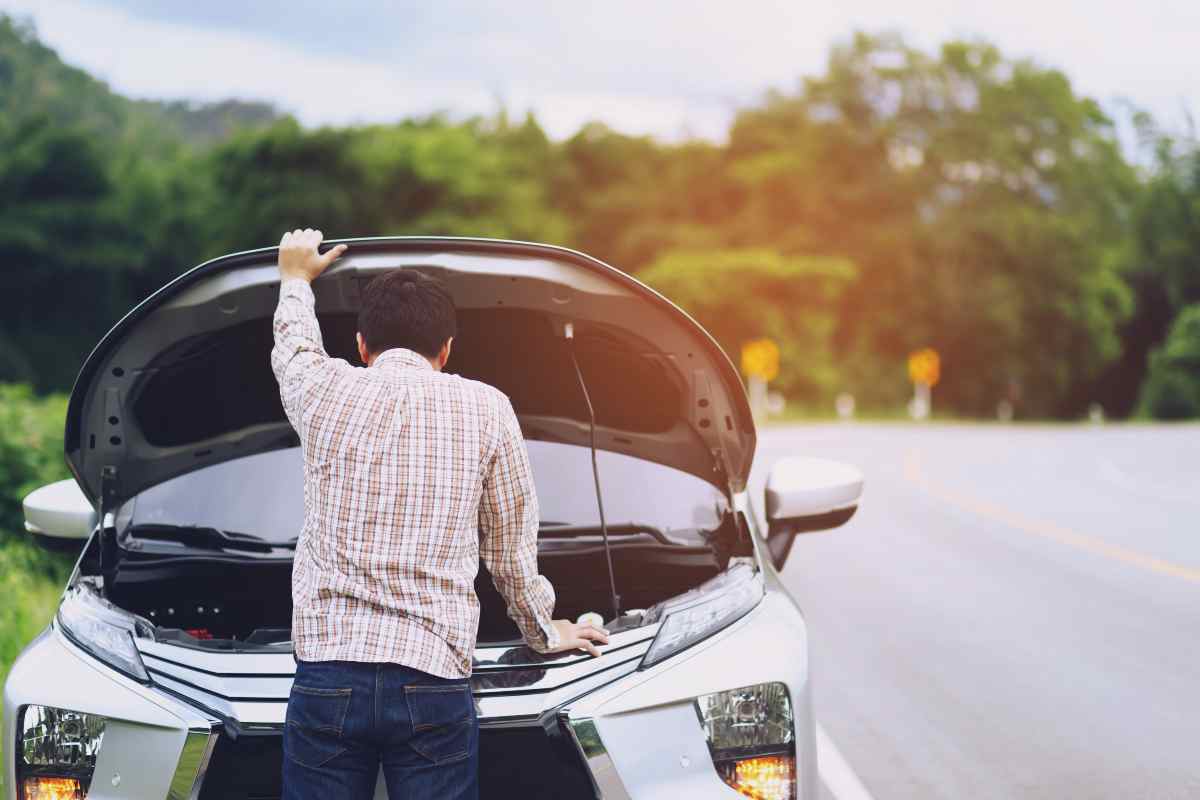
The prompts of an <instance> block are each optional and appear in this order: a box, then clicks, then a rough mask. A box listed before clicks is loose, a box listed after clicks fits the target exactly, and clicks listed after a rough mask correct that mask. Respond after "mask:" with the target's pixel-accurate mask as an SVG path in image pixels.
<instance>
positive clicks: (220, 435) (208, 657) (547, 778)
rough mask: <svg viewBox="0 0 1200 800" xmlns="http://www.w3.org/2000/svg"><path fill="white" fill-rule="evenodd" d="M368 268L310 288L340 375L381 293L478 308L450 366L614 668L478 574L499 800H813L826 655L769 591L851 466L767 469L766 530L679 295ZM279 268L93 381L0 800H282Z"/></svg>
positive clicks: (470, 268) (466, 257) (725, 397)
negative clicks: (385, 287)
mask: <svg viewBox="0 0 1200 800" xmlns="http://www.w3.org/2000/svg"><path fill="white" fill-rule="evenodd" d="M347 244H349V245H350V249H349V252H348V254H347V255H346V256H345V257H344V258H342V259H341V260H340V261H339V262H338V263H337V264H336V265H335V266H334V267H333V268H332V269H331V270H330V271H329V272H328V273H327V274H325V275H323V276H322V277H321V278H320V279H318V280H317V281H316V283H315V284H314V290H315V292H316V297H317V311H318V316H319V318H320V320H321V324H322V328H323V329H324V338H325V345H326V347H327V349H328V350H329V352H330V354H331V355H334V356H339V357H344V358H347V359H348V360H354V358H355V356H354V333H355V314H356V312H357V309H358V303H359V296H360V291H361V289H362V287H363V285H364V282H366V281H368V280H370V279H371V278H372V277H373V276H375V275H376V274H378V273H380V272H381V271H384V270H391V269H398V268H399V269H417V270H424V271H428V272H430V273H435V274H437V275H438V276H439V277H440V278H441V279H442V280H443V281H444V282H445V283H446V285H447V286H448V287H449V289H450V290H451V292H452V293H453V295H454V298H455V302H456V305H457V308H458V316H459V334H458V336H457V338H456V339H455V347H454V355H453V358H452V359H451V362H450V364H449V365H448V369H449V370H450V371H454V372H458V373H461V374H463V375H467V376H469V377H472V378H476V379H479V380H482V381H486V382H488V383H491V384H494V385H495V386H497V387H499V388H500V389H501V390H503V391H504V392H505V393H506V394H508V395H509V397H510V398H511V399H512V402H513V405H514V407H515V408H516V410H517V413H518V416H519V417H520V420H521V425H522V429H523V431H524V433H525V437H526V440H527V442H528V446H529V450H530V455H531V460H532V463H533V466H534V472H535V478H536V483H537V489H538V495H539V498H540V501H541V506H542V514H543V522H542V530H541V534H540V541H539V562H540V569H541V572H542V573H543V574H545V575H546V576H547V577H548V578H549V579H550V580H551V581H552V582H553V584H554V586H555V588H556V590H557V594H558V606H557V608H556V610H555V614H556V616H559V617H571V618H575V617H577V616H579V615H581V614H583V613H586V612H589V611H594V612H598V613H599V614H601V615H602V616H603V617H604V618H605V619H606V623H605V624H606V625H607V626H608V627H609V628H610V630H611V631H612V636H611V639H610V643H609V644H608V645H607V646H605V647H603V648H602V650H603V651H604V652H603V655H602V656H601V657H600V658H593V657H590V656H587V655H584V654H582V653H568V654H559V655H556V656H543V655H538V654H537V653H534V652H532V651H530V650H529V649H527V648H526V647H524V646H523V645H522V644H521V642H520V641H519V637H518V636H517V632H516V629H515V627H514V626H513V624H512V623H511V622H510V621H509V620H508V618H507V616H506V613H505V608H504V603H503V601H502V599H501V598H500V596H499V594H498V593H497V592H496V590H495V589H494V587H493V586H492V584H491V581H490V579H489V577H488V576H487V575H486V573H485V572H484V573H483V574H481V575H480V576H479V580H478V581H477V584H476V590H477V593H478V594H479V598H480V602H481V607H482V614H481V622H480V630H479V643H478V648H477V651H476V657H475V669H474V674H473V676H472V678H471V682H472V687H473V691H474V696H475V700H476V703H477V704H478V709H477V710H478V716H479V720H480V728H481V735H480V771H481V775H480V783H481V793H482V796H483V797H485V798H508V797H512V798H542V797H555V798H558V797H603V798H610V799H611V798H650V797H662V798H680V797H689V798H693V797H736V796H738V795H739V793H740V794H741V795H745V796H750V797H757V798H797V797H798V798H815V797H816V796H817V786H818V778H817V768H816V755H815V745H814V736H815V733H814V723H813V714H812V703H811V691H810V686H809V674H808V639H807V631H806V628H805V624H804V619H803V617H802V616H801V614H800V611H799V609H798V608H797V607H796V605H795V603H794V601H793V600H792V598H791V597H790V596H789V595H788V594H787V592H786V591H785V590H784V588H783V586H782V585H781V583H780V581H779V578H778V576H777V573H776V570H777V569H778V568H779V567H780V566H781V565H782V563H783V561H784V559H785V558H786V556H787V553H788V551H789V549H790V548H791V544H792V540H793V539H794V538H795V536H796V535H797V534H798V533H801V532H804V531H811V530H821V529H826V528H832V527H835V526H837V525H840V524H842V523H843V522H845V521H846V520H847V519H849V518H850V516H851V515H853V513H854V511H855V509H856V507H857V505H858V502H859V498H860V495H861V492H862V476H861V474H860V473H859V472H858V471H857V470H855V469H853V468H851V467H846V466H843V465H840V464H836V463H831V462H823V461H817V460H814V459H804V458H793V459H786V460H784V461H782V462H780V463H778V464H776V465H775V466H774V467H773V469H772V471H771V474H770V477H769V479H768V482H767V488H766V496H765V498H763V500H764V510H765V519H767V520H768V524H767V525H766V526H765V527H763V526H760V525H759V523H758V522H757V518H756V514H755V513H754V510H753V509H752V498H751V497H750V496H749V495H748V493H747V489H746V484H747V478H748V476H749V474H750V466H751V461H752V459H753V456H754V448H755V441H756V434H755V425H754V420H753V418H752V416H751V413H750V409H749V407H748V404H747V401H746V395H745V392H744V391H743V388H742V384H741V381H740V379H739V377H738V374H737V372H736V371H735V370H734V368H733V367H732V365H731V364H730V363H729V360H728V359H727V358H726V356H725V355H724V353H723V352H722V351H721V350H720V348H719V347H718V346H717V345H716V343H715V342H714V341H713V340H712V338H711V337H709V336H708V334H706V333H705V332H704V330H703V329H702V328H700V326H699V325H697V324H696V323H695V322H694V321H693V320H692V319H691V318H689V317H688V316H687V315H686V314H684V313H683V312H682V311H680V310H679V309H678V308H677V307H675V306H674V305H672V304H671V303H670V302H668V301H667V300H666V299H664V298H663V297H661V296H660V295H658V294H656V293H655V292H654V291H652V290H650V289H649V288H647V287H646V286H644V285H642V284H641V283H639V282H637V281H636V280H634V279H633V278H631V277H629V276H628V275H626V274H624V273H622V272H619V271H618V270H616V269H613V268H612V267H609V266H607V265H605V264H603V263H601V262H599V261H596V260H595V259H592V258H590V257H588V256H585V255H582V254H580V253H577V252H573V251H570V250H565V249H561V248H557V247H550V246H545V245H535V244H524V243H515V242H502V241H488V240H469V239H433V238H385V239H359V240H350V241H348V242H347ZM275 260H276V251H275V250H274V249H273V248H269V249H262V250H256V251H252V252H245V253H238V254H235V255H230V256H226V257H224V258H219V259H216V260H214V261H210V262H208V263H206V264H203V265H201V266H199V267H196V268H195V269H193V270H191V271H190V272H188V273H186V274H185V275H183V276H181V277H180V278H178V279H177V280H175V281H173V282H172V283H170V284H169V285H167V286H166V287H164V288H163V289H161V290H160V291H158V292H157V293H156V294H154V295H153V296H152V297H150V298H149V299H148V300H146V301H145V302H143V303H142V304H141V305H139V306H138V307H137V308H135V309H134V310H133V311H132V312H130V314H129V315H128V316H127V317H125V319H123V320H122V321H121V322H120V323H118V324H117V325H116V327H114V328H113V330H112V331H111V332H110V333H109V334H108V335H107V336H106V337H105V338H104V339H103V340H102V341H101V342H100V344H99V345H98V346H97V347H96V349H95V351H94V352H93V353H92V354H91V356H90V357H89V358H88V359H87V362H86V363H85V364H84V366H83V369H82V371H81V372H80V375H79V379H78V381H77V383H76V385H75V389H74V391H73V392H72V395H71V401H70V407H69V411H68V418H67V426H66V442H65V444H66V454H67V460H68V462H69V464H70V467H71V471H72V473H73V475H74V480H73V481H64V482H62V483H60V484H53V485H51V486H47V487H43V488H42V489H39V490H38V491H35V492H34V493H33V494H31V495H30V496H29V497H28V498H27V499H26V501H25V509H26V526H27V528H28V529H29V531H30V532H31V533H32V534H33V535H34V536H35V537H37V538H38V539H39V540H41V541H43V542H45V543H48V544H54V545H55V546H58V547H63V546H75V547H78V548H80V557H79V561H78V563H77V565H76V567H75V570H74V572H73V574H72V576H71V579H70V582H69V583H68V585H67V588H66V591H65V593H64V595H63V599H62V604H61V606H60V608H59V611H58V614H57V616H56V617H55V619H54V621H53V622H52V623H51V625H50V626H49V627H48V628H47V630H46V631H45V632H44V633H43V634H42V635H41V636H39V637H38V638H37V639H36V640H35V641H34V642H33V643H31V644H30V645H29V647H27V648H26V649H25V651H24V652H23V653H22V654H21V656H20V658H19V659H18V660H17V662H16V663H15V664H14V666H13V668H12V671H11V673H10V675H9V677H8V680H7V682H6V684H5V686H4V696H3V701H4V703H3V712H4V716H3V729H2V734H3V735H2V747H0V756H2V761H0V763H2V765H3V766H2V768H0V780H2V783H0V798H6V799H7V800H16V798H22V799H24V798H63V797H84V796H86V797H94V798H100V797H106V798H107V797H111V798H116V797H127V798H155V799H156V800H161V799H162V798H203V799H204V800H208V799H209V798H246V799H247V800H248V799H249V798H259V799H260V798H271V797H278V796H279V794H280V759H281V757H282V755H281V727H282V725H283V722H284V715H285V711H286V706H287V698H288V692H289V689H290V687H291V683H292V677H293V673H294V669H295V662H294V659H293V655H292V646H291V634H290V630H289V626H290V623H291V594H290V575H291V563H292V554H293V550H294V547H295V544H296V539H295V537H296V535H297V533H298V532H299V530H300V519H301V515H302V482H301V466H300V465H301V460H300V453H299V448H298V440H297V438H296V436H295V434H294V432H293V431H292V429H291V427H290V426H289V424H288V422H287V419H286V418H285V417H284V414H283V410H282V408H281V407H280V403H279V397H278V389H277V386H276V384H275V379H274V377H273V376H272V374H271V370H270V367H269V361H268V354H269V352H270V349H271V343H272V335H271V317H272V313H273V311H274V308H275V304H276V300H277V296H278V273H277V270H276V267H275ZM598 495H599V497H598ZM600 498H602V499H603V510H601V508H600V507H599V504H598V502H597V501H598V499H600ZM755 500H757V498H755ZM376 795H377V796H378V797H385V796H386V790H385V789H384V788H383V784H382V782H380V784H379V787H378V789H377V792H376Z"/></svg>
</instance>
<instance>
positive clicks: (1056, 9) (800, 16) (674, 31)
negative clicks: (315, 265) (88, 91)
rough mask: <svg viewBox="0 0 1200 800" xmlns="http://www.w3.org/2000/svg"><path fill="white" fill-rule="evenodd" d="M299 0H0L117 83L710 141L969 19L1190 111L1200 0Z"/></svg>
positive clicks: (1050, 60)
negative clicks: (176, 0) (507, 114)
mask: <svg viewBox="0 0 1200 800" xmlns="http://www.w3.org/2000/svg"><path fill="white" fill-rule="evenodd" d="M125 1H126V2H133V0H125ZM213 2H214V3H216V2H217V0H213ZM305 2H308V0H294V2H292V3H290V4H289V5H287V6H283V8H285V9H287V10H285V11H284V12H283V13H284V14H286V15H287V16H285V17H284V18H282V19H281V20H280V23H279V24H278V25H270V24H268V23H265V22H263V20H264V19H270V17H271V14H270V13H267V12H264V11H263V7H262V6H255V7H254V11H253V12H244V11H243V12H238V11H237V9H239V8H241V9H244V8H246V7H243V6H234V5H226V6H221V5H220V4H219V3H217V4H216V5H206V6H204V7H203V10H202V11H197V10H195V9H197V8H200V7H186V6H173V7H168V8H170V9H171V10H170V12H167V11H164V10H163V8H164V7H162V6H154V5H153V4H150V5H145V4H143V5H142V6H141V7H139V10H138V11H128V10H122V9H120V8H115V7H112V6H109V5H102V4H97V3H95V2H88V0H0V7H4V8H6V9H8V10H12V11H15V12H17V13H25V14H29V15H31V16H32V17H33V18H34V20H35V22H36V25H37V27H38V30H39V34H40V35H41V37H42V38H43V39H44V41H46V42H47V43H48V44H49V45H51V46H52V47H55V48H56V49H57V50H58V51H59V53H60V55H62V56H63V58H64V59H65V60H67V61H68V62H70V63H73V64H76V65H78V66H81V67H83V68H85V69H87V70H88V71H89V72H92V73H93V74H95V75H97V76H99V77H101V78H102V79H104V80H106V81H108V82H109V83H110V85H112V86H113V88H114V89H116V90H117V91H120V92H122V93H125V94H129V95H132V96H135V97H150V98H194V99H201V100H213V99H222V98H226V97H231V96H236V97H244V98H252V99H265V100H270V101H273V102H275V103H276V104H278V105H279V106H281V107H282V108H284V109H285V110H288V111H291V112H293V113H295V114H296V115H297V116H298V117H299V118H300V119H301V120H302V121H303V122H305V123H306V124H310V125H318V124H343V123H349V122H365V121H386V120H394V119H396V118H399V117H402V116H408V115H414V114H424V113H429V112H431V111H436V110H450V111H452V112H455V113H458V114H470V113H488V112H491V111H494V110H495V109H496V108H497V105H498V103H499V102H503V103H504V104H505V105H506V106H507V107H508V108H509V109H510V111H513V112H516V113H521V112H523V111H525V110H526V109H529V108H532V109H534V110H536V112H537V113H538V116H539V118H540V119H541V120H542V121H543V124H544V125H546V127H547V129H548V130H549V131H550V132H551V133H552V134H553V135H557V136H564V135H568V134H570V133H571V132H573V131H574V130H575V129H577V128H578V126H579V125H580V124H581V123H583V122H585V121H587V120H590V119H597V118H599V119H602V120H604V121H606V122H608V123H609V124H612V125H613V126H614V127H617V128H619V129H621V130H626V131H630V132H645V133H652V134H656V135H659V136H665V137H668V138H679V137H681V136H684V135H687V134H699V135H704V136H708V137H712V138H717V137H719V136H720V135H721V134H722V132H723V130H724V128H725V126H726V125H727V123H728V121H729V119H730V118H731V116H732V112H733V110H734V109H735V108H736V107H737V106H739V105H744V104H745V103H747V102H750V101H752V100H753V99H754V98H756V97H758V96H759V95H760V94H761V93H762V92H763V91H764V90H765V89H767V88H769V87H782V88H786V89H790V88H793V87H794V86H795V85H796V83H797V80H798V78H799V76H800V75H802V74H806V73H807V74H811V73H813V72H816V71H819V70H820V69H821V67H822V65H823V64H824V61H825V58H826V55H827V53H828V49H829V46H830V45H831V44H832V43H833V42H834V41H836V40H839V39H843V38H844V37H846V36H847V35H848V34H849V32H850V31H852V30H854V29H856V28H858V29H866V30H873V31H878V30H883V29H895V30H899V31H901V32H903V33H905V34H906V35H908V36H909V37H910V39H911V40H912V41H913V42H914V43H916V44H919V45H922V46H926V47H932V46H935V45H936V44H937V43H939V42H940V41H943V40H944V39H946V38H948V37H951V36H968V37H978V36H979V35H980V34H981V33H982V34H986V36H987V38H989V39H990V40H992V41H994V42H996V43H997V44H998V45H999V46H1000V47H1001V48H1002V49H1003V50H1004V51H1005V52H1006V53H1007V54H1010V55H1023V56H1032V57H1034V58H1036V59H1037V60H1038V61H1039V62H1041V63H1043V64H1049V65H1055V66H1061V67H1063V68H1064V69H1065V70H1066V71H1067V72H1068V74H1069V75H1070V76H1071V77H1072V78H1073V79H1074V80H1075V82H1076V84H1077V86H1078V87H1080V89H1081V90H1083V91H1085V92H1087V93H1089V94H1091V95H1093V96H1095V97H1097V98H1098V99H1100V100H1102V101H1105V102H1111V101H1113V100H1114V99H1116V98H1118V97H1122V98H1127V99H1130V100H1132V101H1133V102H1134V103H1136V104H1138V105H1141V106H1144V107H1147V108H1148V109H1150V110H1151V111H1153V112H1155V113H1156V114H1157V115H1159V116H1160V117H1163V118H1165V119H1166V120H1167V121H1169V122H1172V123H1176V124H1178V123H1179V122H1180V121H1181V110H1180V109H1181V108H1184V107H1190V108H1193V109H1194V108H1200V88H1197V87H1200V49H1197V48H1195V47H1194V46H1193V41H1194V39H1195V36H1196V35H1197V34H1198V33H1200V3H1171V2H1169V0H1157V2H1150V1H1148V2H1143V3H1141V4H1138V5H1136V6H1134V5H1129V4H1128V3H1126V2H1124V0H1107V2H1100V0H1096V2H1084V0H1064V1H1063V2H1057V3H1056V2H1053V1H1052V2H1045V0H1013V2H1010V3H1006V4H1003V5H999V6H998V5H995V4H982V3H961V2H956V1H955V0H911V2H909V3H905V4H903V5H898V4H895V3H894V2H885V0H857V2H846V3H839V4H829V3H822V4H816V3H804V2H796V1H795V0H790V1H789V2H773V1H771V0H741V1H740V2H736V3H730V2H728V0H692V1H691V2H686V3H684V2H645V0H637V1H635V0H609V2H606V3H561V2H548V0H508V2H506V3H505V4H504V5H502V6H501V5H496V4H481V5H479V6H478V7H472V6H470V5H469V4H463V3H456V2H453V0H445V1H444V2H442V3H439V4H433V5H424V4H420V5H416V4H414V5H413V6H412V7H411V8H408V7H403V6H399V7H398V6H395V5H394V4H380V6H379V8H378V10H377V11H375V10H373V9H371V8H369V7H366V6H364V5H363V4H362V3H358V4H355V5H354V7H353V14H351V13H350V12H349V11H347V12H346V14H345V15H344V17H339V12H338V9H339V5H325V4H321V5H315V4H310V5H309V6H307V7H306V6H305ZM133 5H135V6H136V5H137V3H136V2H133ZM181 15H191V16H194V17H202V19H199V18H198V19H195V20H191V21H185V19H184V18H183V17H182V16H181ZM372 22H375V24H372ZM339 25H340V26H341V27H338V26H339ZM343 43H344V44H343Z"/></svg>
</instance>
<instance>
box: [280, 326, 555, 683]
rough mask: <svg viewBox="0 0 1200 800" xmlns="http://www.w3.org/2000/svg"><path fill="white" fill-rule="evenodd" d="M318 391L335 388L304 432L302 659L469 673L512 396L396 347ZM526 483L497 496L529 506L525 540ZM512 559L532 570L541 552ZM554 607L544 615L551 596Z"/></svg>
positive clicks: (335, 374)
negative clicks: (493, 488)
mask: <svg viewBox="0 0 1200 800" xmlns="http://www.w3.org/2000/svg"><path fill="white" fill-rule="evenodd" d="M318 380H323V381H327V385H326V386H323V387H321V388H320V389H319V390H318V392H319V393H318V394H316V395H315V398H314V401H313V402H311V404H310V406H309V408H308V409H306V410H305V411H304V419H303V421H302V423H301V429H302V431H303V434H302V435H303V439H302V446H303V448H304V454H305V465H304V473H305V475H304V483H305V522H304V530H303V531H302V532H301V535H300V541H299V544H298V546H297V551H296V566H295V571H294V573H293V591H292V599H293V603H294V607H295V612H294V618H293V637H294V639H295V642H296V655H297V657H298V658H301V659H305V660H309V661H331V660H341V661H365V662H391V663H400V664H404V665H406V666H410V667H413V668H415V669H420V670H422V671H424V672H429V673H431V674H434V675H441V676H443V677H452V676H465V675H467V674H469V673H470V669H471V653H472V650H473V648H474V643H475V634H476V631H477V630H478V627H479V604H478V601H477V599H476V597H475V591H474V578H475V573H476V571H477V569H478V561H479V532H480V520H479V516H480V514H479V511H480V500H481V495H482V493H483V488H484V479H485V477H487V475H488V474H489V473H488V472H487V471H486V470H485V468H486V467H488V466H490V465H492V464H493V462H494V459H495V456H496V453H497V450H498V449H499V448H500V446H501V442H502V439H503V437H504V436H506V435H511V433H512V431H511V425H512V422H511V421H510V420H507V419H505V417H510V416H511V415H512V411H511V408H510V407H509V404H508V400H507V398H505V397H504V396H503V395H501V394H500V393H499V392H498V391H496V390H495V389H493V388H491V387H489V386H487V385H485V384H481V383H478V382H475V381H469V380H466V379H463V378H459V377H457V376H454V375H447V374H444V373H440V372H435V371H434V370H433V368H432V367H431V366H430V364H429V362H428V360H426V359H425V358H424V357H422V356H421V355H419V354H417V353H414V352H412V351H410V350H402V349H393V350H388V351H386V352H384V353H382V354H381V355H380V356H379V357H378V358H377V359H376V360H375V362H374V363H373V364H372V366H371V367H370V368H369V369H359V368H354V367H351V366H349V365H347V364H344V362H342V363H340V364H337V363H336V362H335V366H333V367H332V368H331V369H328V370H326V371H325V373H324V374H322V375H321V376H320V377H319V378H318ZM518 466H519V465H518ZM525 472H526V471H525V470H521V469H516V470H510V471H509V475H510V476H511V477H512V478H513V479H514V480H515V481H516V482H517V485H511V484H510V485H509V486H507V487H504V488H503V491H504V493H505V494H506V495H507V496H508V499H509V502H510V503H516V504H519V505H521V506H522V507H523V508H522V513H521V516H522V518H523V522H522V523H521V526H522V528H524V527H526V526H533V527H534V528H536V525H537V502H536V499H535V496H534V494H533V487H532V486H527V485H524V483H523V479H524V478H525V474H524V473H525ZM523 549H525V550H528V549H529V548H527V547H526V548H523ZM515 555H517V557H521V558H526V559H529V560H530V562H531V564H530V566H531V567H532V571H536V553H520V552H518V553H516V554H515ZM547 588H548V587H547ZM547 599H548V604H547V609H546V613H547V614H549V611H550V609H551V608H552V607H553V594H552V593H547ZM347 621H349V624H347ZM430 634H432V635H430Z"/></svg>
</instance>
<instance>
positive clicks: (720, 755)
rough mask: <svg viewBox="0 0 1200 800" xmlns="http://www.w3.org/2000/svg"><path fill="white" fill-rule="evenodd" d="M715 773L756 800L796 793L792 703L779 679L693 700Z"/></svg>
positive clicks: (781, 798) (785, 797) (784, 798)
mask: <svg viewBox="0 0 1200 800" xmlns="http://www.w3.org/2000/svg"><path fill="white" fill-rule="evenodd" d="M696 713H697V715H698V716H699V717H700V725H701V727H702V728H703V729H704V736H705V738H706V739H707V741H708V752H709V755H711V756H712V760H713V766H714V767H716V769H717V774H719V775H720V776H721V778H722V779H723V780H724V781H725V782H726V783H727V784H729V785H730V786H732V787H733V788H734V789H736V790H737V791H738V792H739V793H740V794H742V795H744V796H745V797H753V798H755V799H756V800H789V799H790V798H794V797H795V796H796V743H795V733H794V730H795V729H794V726H793V723H792V702H791V698H790V697H789V696H788V689H787V686H786V685H785V684H783V683H760V684H756V685H754V686H745V687H742V688H741V689H730V690H729V691H725V692H715V693H713V694H706V695H702V696H700V697H697V698H696Z"/></svg>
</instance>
